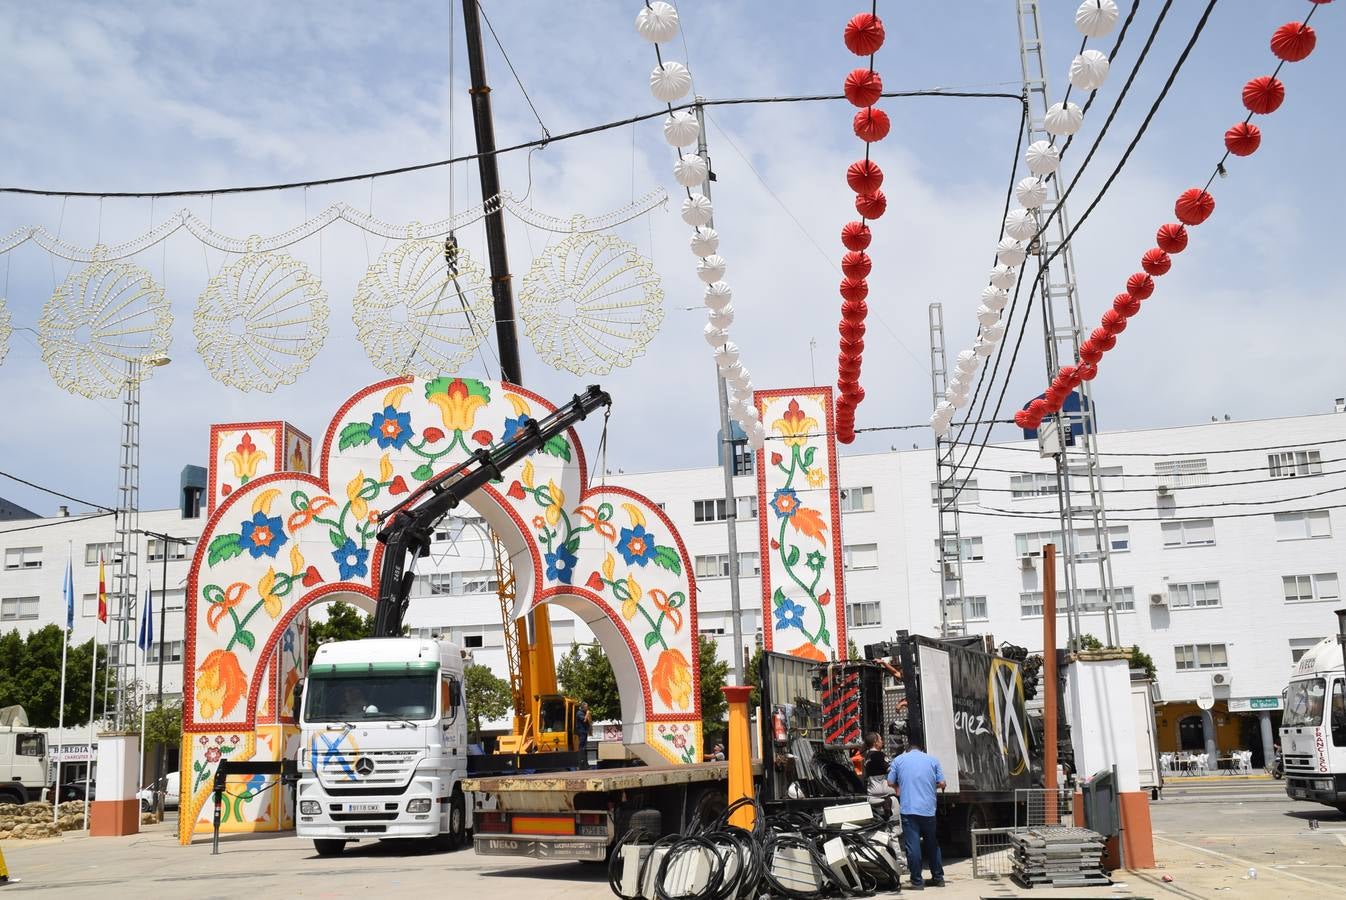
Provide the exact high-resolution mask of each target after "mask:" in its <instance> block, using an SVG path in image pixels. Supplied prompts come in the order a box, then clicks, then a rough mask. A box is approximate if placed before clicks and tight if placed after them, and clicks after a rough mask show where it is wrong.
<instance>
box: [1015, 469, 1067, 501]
mask: <svg viewBox="0 0 1346 900" xmlns="http://www.w3.org/2000/svg"><path fill="white" fill-rule="evenodd" d="M1060 487H1061V486H1060V485H1059V484H1058V483H1057V481H1056V474H1055V473H1053V472H1025V473H1024V474H1022V475H1011V476H1010V499H1012V500H1024V499H1027V498H1029V497H1055V496H1056V495H1057V494H1058V493H1060Z"/></svg>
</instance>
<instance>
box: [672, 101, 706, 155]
mask: <svg viewBox="0 0 1346 900" xmlns="http://www.w3.org/2000/svg"><path fill="white" fill-rule="evenodd" d="M699 134H701V126H700V125H699V124H697V121H696V116H694V115H692V114H691V113H689V112H687V111H686V110H682V111H680V112H675V113H673V114H672V115H671V116H669V117H668V118H666V119H664V140H666V141H668V143H669V144H670V145H671V146H674V147H686V146H687V145H689V144H695V143H696V138H697V136H698V135H699Z"/></svg>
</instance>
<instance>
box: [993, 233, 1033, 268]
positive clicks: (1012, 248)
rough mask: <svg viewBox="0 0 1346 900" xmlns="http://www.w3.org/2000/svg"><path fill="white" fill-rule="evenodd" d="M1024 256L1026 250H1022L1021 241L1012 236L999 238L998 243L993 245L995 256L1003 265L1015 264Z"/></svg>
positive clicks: (1026, 253)
mask: <svg viewBox="0 0 1346 900" xmlns="http://www.w3.org/2000/svg"><path fill="white" fill-rule="evenodd" d="M1026 256H1028V252H1027V251H1026V250H1024V245H1023V242H1022V241H1016V240H1015V239H1014V238H1001V239H1000V243H998V244H996V245H995V258H996V259H998V260H1000V264H1001V265H1003V266H1017V265H1019V264H1020V263H1022V262H1023V261H1024V258H1025V257H1026Z"/></svg>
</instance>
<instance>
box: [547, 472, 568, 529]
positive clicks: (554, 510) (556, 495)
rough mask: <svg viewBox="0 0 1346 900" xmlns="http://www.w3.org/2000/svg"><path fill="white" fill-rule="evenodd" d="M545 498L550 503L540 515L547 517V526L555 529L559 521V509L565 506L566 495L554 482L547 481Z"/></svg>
mask: <svg viewBox="0 0 1346 900" xmlns="http://www.w3.org/2000/svg"><path fill="white" fill-rule="evenodd" d="M547 497H548V499H549V500H550V502H549V503H548V504H547V508H546V509H545V510H543V511H542V514H543V515H544V516H546V517H547V524H548V525H551V526H553V527H555V525H556V524H557V523H558V522H560V521H561V509H562V507H563V506H564V505H565V502H566V495H565V492H564V491H562V490H561V489H560V488H559V487H557V486H556V482H554V481H548V482H547Z"/></svg>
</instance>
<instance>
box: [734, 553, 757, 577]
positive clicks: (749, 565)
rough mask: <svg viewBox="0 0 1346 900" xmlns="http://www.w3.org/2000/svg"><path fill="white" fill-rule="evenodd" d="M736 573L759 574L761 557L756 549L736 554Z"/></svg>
mask: <svg viewBox="0 0 1346 900" xmlns="http://www.w3.org/2000/svg"><path fill="white" fill-rule="evenodd" d="M738 574H739V575H741V576H743V575H761V574H762V557H761V554H759V553H757V552H756V551H754V552H752V553H740V554H739V555H738Z"/></svg>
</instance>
